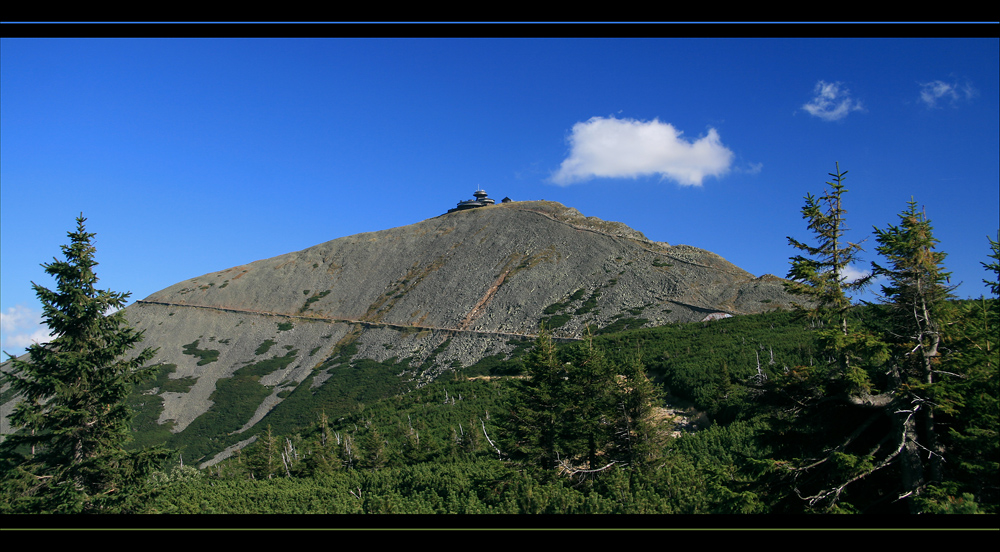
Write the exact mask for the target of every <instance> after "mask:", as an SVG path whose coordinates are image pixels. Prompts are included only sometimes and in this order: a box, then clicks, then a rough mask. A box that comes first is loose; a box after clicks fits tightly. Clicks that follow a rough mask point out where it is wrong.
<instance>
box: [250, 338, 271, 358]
mask: <svg viewBox="0 0 1000 552" xmlns="http://www.w3.org/2000/svg"><path fill="white" fill-rule="evenodd" d="M273 345H274V340H272V339H266V340H264V342H263V343H261V344H260V345H259V346H258V347H257V350H256V351H254V352H253V354H255V355H262V354H264V353H266V352H267V351H268V350H270V349H271V346H273Z"/></svg>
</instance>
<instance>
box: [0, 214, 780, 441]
mask: <svg viewBox="0 0 1000 552" xmlns="http://www.w3.org/2000/svg"><path fill="white" fill-rule="evenodd" d="M790 303H791V298H790V297H789V296H788V295H787V294H786V293H785V292H784V290H783V288H782V285H781V280H780V279H779V278H777V277H775V276H771V275H765V276H761V277H759V278H758V277H754V276H753V275H752V274H750V273H748V272H746V271H744V270H742V269H740V268H738V267H736V266H735V265H733V264H731V263H729V262H728V261H726V260H725V259H723V258H722V257H720V256H718V255H716V254H714V253H711V252H708V251H705V250H702V249H698V248H695V247H690V246H684V245H679V246H671V245H669V244H666V243H663V242H653V241H650V240H648V239H646V238H645V236H643V235H642V234H641V233H640V232H637V231H635V230H632V229H631V228H628V227H627V226H625V225H624V224H621V223H617V222H607V221H602V220H600V219H597V218H594V217H585V216H583V215H582V214H580V213H579V212H578V211H577V210H575V209H571V208H567V207H565V206H563V205H560V204H558V203H554V202H547V201H527V202H510V203H504V204H499V205H492V206H486V207H479V208H475V209H469V210H463V211H456V212H453V213H448V214H445V215H441V216H438V217H435V218H432V219H428V220H425V221H423V222H419V223H416V224H412V225H409V226H403V227H399V228H392V229H389V230H382V231H379V232H369V233H363V234H357V235H353V236H348V237H344V238H339V239H335V240H332V241H329V242H326V243H323V244H320V245H317V246H314V247H310V248H308V249H304V250H302V251H298V252H294V253H288V254H286V255H281V256H278V257H274V258H271V259H264V260H260V261H256V262H253V263H250V264H247V265H242V266H236V267H233V268H230V269H227V270H223V271H220V272H213V273H209V274H205V275H203V276H198V277H196V278H192V279H190V280H187V281H184V282H181V283H178V284H176V285H173V286H171V287H168V288H166V289H164V290H162V291H159V292H156V293H154V294H152V295H150V296H149V297H147V298H145V299H143V300H141V301H137V302H136V303H134V304H133V305H131V306H129V307H128V308H127V309H126V313H127V316H128V318H129V320H130V321H131V322H132V323H133V324H134V325H135V326H136V327H137V328H138V329H141V330H143V331H145V336H146V339H145V343H144V346H149V347H158V348H159V352H158V353H157V355H156V357H155V358H154V360H153V362H154V363H158V364H163V365H167V366H170V367H171V369H172V372H171V373H170V376H169V379H170V380H171V381H172V382H184V384H183V385H169V386H167V385H165V386H163V388H156V389H152V390H150V391H149V393H150V394H153V395H156V397H157V398H159V399H161V400H162V410H161V412H160V413H159V416H158V423H160V424H169V427H170V431H172V432H175V433H176V432H181V431H184V430H185V429H186V428H188V426H189V425H190V424H192V422H194V421H195V420H196V419H197V418H198V417H199V416H202V415H203V414H205V413H206V412H208V411H209V410H210V409H211V408H213V406H214V407H215V408H220V407H222V406H224V405H216V404H215V402H214V401H213V399H212V397H213V393H214V392H215V391H216V389H217V388H218V387H219V384H220V382H221V381H223V380H225V379H227V378H232V377H233V376H234V374H235V373H236V372H237V371H238V370H240V369H245V370H246V369H248V367H253V366H258V365H259V363H261V362H262V361H270V364H267V366H268V369H267V370H262V371H260V372H259V374H258V375H259V378H257V379H255V380H254V381H256V382H257V384H258V385H260V386H263V388H264V389H265V390H266V392H264V393H260V397H261V399H260V400H259V406H257V407H256V411H255V412H254V413H253V414H252V415H250V416H248V417H247V419H245V420H243V421H242V427H240V428H239V429H238V430H236V431H235V432H234V433H235V434H247V435H249V434H250V433H247V432H248V431H249V430H250V429H251V428H253V427H254V426H255V424H257V423H258V422H259V421H260V420H261V419H263V417H264V416H265V415H266V414H267V413H268V412H270V411H271V410H272V409H274V408H275V407H276V406H277V405H278V404H280V403H281V402H282V400H284V398H285V397H287V396H288V395H289V394H290V392H291V391H293V390H294V389H295V388H296V387H297V386H299V385H300V384H303V383H304V382H305V384H307V385H309V386H311V387H312V388H316V387H320V386H322V385H323V384H324V382H326V381H327V380H328V379H329V378H330V377H332V375H333V371H334V370H338V369H342V368H341V365H339V364H333V363H331V362H330V359H331V358H332V357H333V356H334V355H336V354H337V353H338V351H343V350H344V349H345V347H346V346H350V350H351V351H352V352H354V355H353V359H354V360H355V361H356V360H358V359H371V360H374V361H378V362H382V361H386V360H389V359H410V360H409V363H408V364H404V365H403V367H402V368H401V369H400V373H399V374H397V375H396V376H394V377H397V378H400V379H402V380H406V381H413V382H417V383H418V384H419V383H420V382H427V381H431V380H433V379H434V378H436V377H438V376H440V375H441V374H442V373H444V372H446V371H449V370H454V369H460V368H461V367H464V366H468V365H471V364H473V363H475V362H476V361H478V360H479V359H481V358H483V357H486V356H489V355H497V354H499V355H505V354H507V353H508V352H509V351H511V350H512V349H513V348H514V347H515V346H516V344H517V343H518V342H520V341H523V340H524V339H531V338H532V337H533V336H534V335H535V334H536V333H537V330H538V327H539V322H540V321H545V323H546V325H547V326H548V327H550V328H553V329H554V333H555V335H556V336H559V337H562V338H564V339H578V338H580V337H581V336H582V335H583V333H584V332H585V329H586V327H587V326H591V327H596V328H603V327H607V326H609V325H611V324H614V323H616V322H617V323H622V322H626V321H627V322H629V323H630V324H631V325H632V326H633V327H634V326H636V325H661V324H665V323H668V322H688V321H696V320H702V319H705V318H706V317H707V316H711V315H715V316H719V314H718V313H725V314H731V315H739V314H748V313H757V312H762V311H765V310H770V309H774V308H776V307H788V306H789V305H790ZM4 430H5V431H6V428H4Z"/></svg>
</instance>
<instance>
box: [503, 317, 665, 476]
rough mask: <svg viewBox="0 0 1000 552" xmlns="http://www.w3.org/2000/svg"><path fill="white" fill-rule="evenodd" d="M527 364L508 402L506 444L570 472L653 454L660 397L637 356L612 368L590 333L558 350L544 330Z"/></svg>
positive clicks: (640, 462)
mask: <svg viewBox="0 0 1000 552" xmlns="http://www.w3.org/2000/svg"><path fill="white" fill-rule="evenodd" d="M525 366H526V368H527V370H528V376H529V377H528V379H527V380H525V381H522V382H520V386H519V387H518V388H517V389H516V392H515V394H514V395H515V396H514V399H513V400H512V401H511V403H510V404H509V405H508V410H509V417H508V431H509V433H510V434H511V435H512V436H513V437H514V443H512V446H510V447H509V449H510V450H513V451H515V452H516V453H517V454H518V455H519V456H520V457H521V458H524V459H528V460H529V461H531V462H532V463H535V464H536V465H538V466H539V467H542V468H545V469H552V468H556V469H557V471H561V472H563V473H567V474H570V475H572V474H576V473H580V474H586V473H594V472H595V471H600V470H605V469H607V468H609V467H610V466H613V465H619V466H632V467H639V466H641V465H643V464H644V463H645V462H647V461H648V460H649V459H650V458H651V457H652V452H653V449H654V448H655V445H654V443H655V442H657V439H656V428H654V427H653V425H652V420H651V417H652V405H653V402H654V401H655V400H656V399H657V398H658V396H659V395H658V392H657V390H656V388H655V387H654V386H653V384H652V383H651V382H650V381H649V380H648V378H647V377H646V374H645V371H644V369H643V367H642V363H641V362H639V360H638V358H633V359H631V360H630V361H629V362H626V363H625V365H617V364H615V363H613V362H611V361H609V360H608V359H607V357H606V355H605V354H604V351H603V350H602V349H601V348H600V347H599V346H598V345H597V344H596V343H595V342H594V340H593V338H591V337H590V336H588V338H587V339H586V340H585V341H584V342H582V343H578V344H575V345H572V346H568V347H565V348H563V349H561V350H557V349H556V347H555V344H554V343H553V342H552V338H551V336H550V335H549V334H548V332H545V331H542V332H541V334H540V336H539V338H538V340H537V341H536V344H535V347H534V348H533V349H532V350H531V351H530V352H529V353H528V355H527V356H526V359H525Z"/></svg>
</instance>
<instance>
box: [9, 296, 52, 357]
mask: <svg viewBox="0 0 1000 552" xmlns="http://www.w3.org/2000/svg"><path fill="white" fill-rule="evenodd" d="M0 331H2V332H3V334H4V336H3V339H2V343H3V346H4V347H13V348H17V349H24V348H26V347H27V346H28V345H31V344H32V343H47V342H48V341H49V340H50V339H51V335H50V334H49V328H48V327H47V326H45V325H44V324H42V316H41V314H39V313H38V312H35V311H34V310H32V309H30V308H28V307H25V306H23V305H18V306H16V307H8V308H7V310H6V312H0ZM12 354H13V352H12ZM4 358H6V357H4Z"/></svg>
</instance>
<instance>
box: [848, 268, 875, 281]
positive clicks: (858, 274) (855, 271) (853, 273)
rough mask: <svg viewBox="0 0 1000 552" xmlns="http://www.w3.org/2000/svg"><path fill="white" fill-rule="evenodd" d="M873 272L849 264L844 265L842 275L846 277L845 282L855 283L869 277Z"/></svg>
mask: <svg viewBox="0 0 1000 552" xmlns="http://www.w3.org/2000/svg"><path fill="white" fill-rule="evenodd" d="M871 273H872V272H871V271H870V270H865V269H861V268H858V267H855V266H851V265H847V266H845V267H844V270H843V272H841V276H842V277H843V278H844V282H847V283H853V282H857V281H858V280H860V279H862V278H865V277H867V276H868V275H869V274H871Z"/></svg>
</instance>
